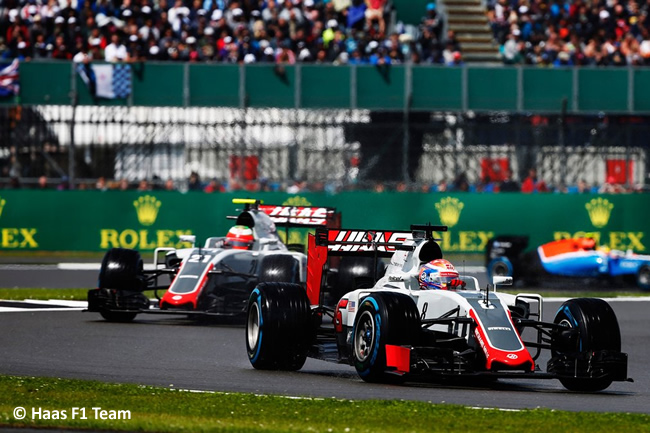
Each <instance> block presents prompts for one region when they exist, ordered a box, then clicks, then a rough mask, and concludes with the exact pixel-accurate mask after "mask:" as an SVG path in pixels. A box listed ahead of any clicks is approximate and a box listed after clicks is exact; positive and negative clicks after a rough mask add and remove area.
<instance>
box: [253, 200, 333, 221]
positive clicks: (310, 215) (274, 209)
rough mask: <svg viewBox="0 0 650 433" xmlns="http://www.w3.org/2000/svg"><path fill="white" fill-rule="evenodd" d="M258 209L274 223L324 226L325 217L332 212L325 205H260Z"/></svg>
mask: <svg viewBox="0 0 650 433" xmlns="http://www.w3.org/2000/svg"><path fill="white" fill-rule="evenodd" d="M259 209H260V210H261V211H262V212H264V213H266V214H267V215H268V216H269V217H270V218H271V221H273V222H274V223H275V224H282V223H286V222H290V223H292V224H305V225H321V226H325V225H327V218H328V217H329V216H330V215H331V213H332V212H331V210H330V209H328V208H326V207H306V206H284V205H282V206H273V205H260V207H259Z"/></svg>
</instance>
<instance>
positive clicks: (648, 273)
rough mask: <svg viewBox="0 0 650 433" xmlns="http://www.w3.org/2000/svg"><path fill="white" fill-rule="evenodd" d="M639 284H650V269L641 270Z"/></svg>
mask: <svg viewBox="0 0 650 433" xmlns="http://www.w3.org/2000/svg"><path fill="white" fill-rule="evenodd" d="M639 284H641V285H642V286H649V285H650V269H645V268H644V269H641V272H639Z"/></svg>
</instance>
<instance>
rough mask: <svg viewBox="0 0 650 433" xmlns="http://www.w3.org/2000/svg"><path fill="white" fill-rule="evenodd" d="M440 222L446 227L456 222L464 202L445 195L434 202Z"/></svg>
mask: <svg viewBox="0 0 650 433" xmlns="http://www.w3.org/2000/svg"><path fill="white" fill-rule="evenodd" d="M435 206H436V210H437V211H438V215H439V216H440V222H441V223H442V224H444V225H446V226H447V227H453V226H455V225H456V224H458V220H459V219H460V213H461V212H462V210H463V208H464V207H465V204H464V203H463V202H461V201H460V200H459V199H457V198H455V197H445V198H443V199H442V200H440V201H439V202H438V203H436V204H435Z"/></svg>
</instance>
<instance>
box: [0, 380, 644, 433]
mask: <svg viewBox="0 0 650 433" xmlns="http://www.w3.org/2000/svg"><path fill="white" fill-rule="evenodd" d="M0 389H2V390H3V392H2V395H1V396H0V427H6V426H12V427H44V428H45V427H47V428H63V427H66V428H79V429H95V430H96V429H110V430H127V431H156V432H184V431H191V432H211V431H214V432H301V433H302V432H359V433H361V432H372V433H376V432H399V433H402V432H450V431H460V432H469V431H480V432H491V431H499V432H516V433H520V432H522V431H526V432H531V433H533V432H544V433H547V432H549V431H567V430H568V431H571V432H589V433H599V432H603V433H610V432H612V431H616V432H619V431H624V432H650V415H644V414H621V413H588V412H580V413H573V412H564V411H554V410H547V409H531V410H523V411H518V412H505V411H499V410H487V409H486V410H477V409H471V408H466V407H462V406H457V405H447V404H430V403H424V402H411V401H395V400H362V401H353V400H338V399H292V398H285V397H277V396H255V395H251V394H235V393H192V392H185V391H176V390H171V389H166V388H155V387H150V386H141V385H124V384H106V383H100V382H92V381H82V380H71V379H46V378H33V377H14V376H0ZM414 391H416V390H415V389H414ZM486 404H488V405H489V404H490V402H486ZM16 407H22V408H25V409H26V413H27V416H26V417H25V419H23V420H17V419H16V418H15V415H14V409H15V408H16ZM93 407H97V408H101V410H104V411H107V412H106V416H110V415H111V413H112V414H113V416H115V417H117V416H120V418H121V419H113V420H111V419H100V417H99V416H98V415H99V411H97V412H96V411H95V410H93V409H92V408H93ZM73 408H78V410H77V412H75V414H76V416H75V419H72V414H73ZM82 408H84V409H85V416H86V418H87V419H85V420H83V419H79V417H80V414H81V413H82V411H81V409H82ZM39 409H40V413H41V414H42V415H41V416H40V418H39V417H38V416H37V417H36V418H37V419H34V418H33V416H32V415H33V411H34V410H36V411H38V410H39ZM45 411H49V412H48V413H49V415H50V418H53V414H54V413H55V412H54V411H58V412H57V413H58V414H59V415H61V414H62V413H63V411H65V415H66V419H43V418H44V415H45V413H46V412H45ZM111 411H113V412H111ZM118 411H129V415H130V419H126V412H121V413H120V412H118ZM59 417H61V416H59Z"/></svg>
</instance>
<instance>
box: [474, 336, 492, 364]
mask: <svg viewBox="0 0 650 433" xmlns="http://www.w3.org/2000/svg"><path fill="white" fill-rule="evenodd" d="M474 337H476V340H477V341H478V344H479V345H480V346H481V349H483V353H485V357H486V358H487V359H490V351H489V350H488V348H487V345H486V344H485V342H484V341H483V338H482V337H481V333H480V332H479V330H478V328H476V329H475V330H474Z"/></svg>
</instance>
